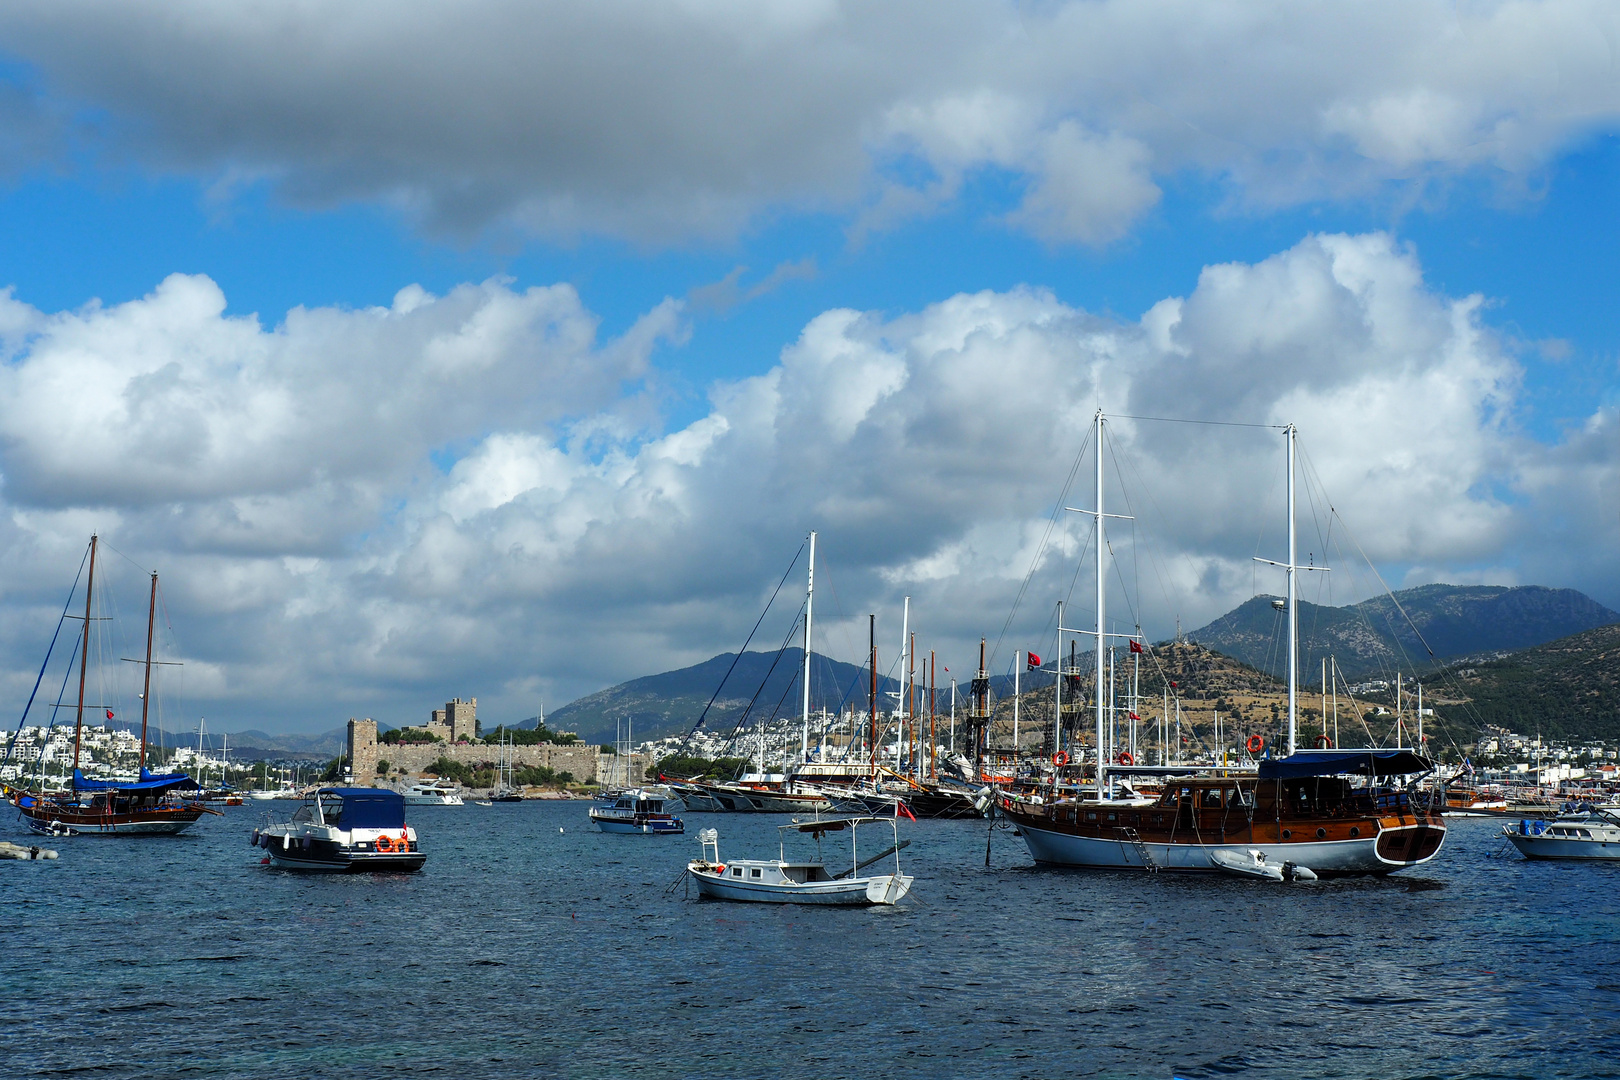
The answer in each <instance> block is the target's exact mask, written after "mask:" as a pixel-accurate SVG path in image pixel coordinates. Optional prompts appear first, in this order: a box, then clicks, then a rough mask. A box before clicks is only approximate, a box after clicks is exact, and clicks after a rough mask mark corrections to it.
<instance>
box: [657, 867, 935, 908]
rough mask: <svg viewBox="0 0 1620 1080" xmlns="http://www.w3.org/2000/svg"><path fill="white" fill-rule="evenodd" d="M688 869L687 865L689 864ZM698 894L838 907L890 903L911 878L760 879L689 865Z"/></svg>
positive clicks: (907, 889) (908, 888)
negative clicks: (768, 880) (802, 880)
mask: <svg viewBox="0 0 1620 1080" xmlns="http://www.w3.org/2000/svg"><path fill="white" fill-rule="evenodd" d="M689 869H691V868H689ZM691 874H692V877H693V878H694V879H695V880H696V881H697V888H698V895H700V896H706V897H708V898H710V899H712V900H737V901H742V902H745V903H754V904H821V905H828V906H842V907H870V906H873V905H877V904H893V903H895V902H897V901H898V900H900V899H902V898H903V897H904V896H905V895H906V894H907V893H909V892H910V891H911V882H912V879H911V878H910V877H908V876H906V875H903V874H881V875H877V876H874V877H869V878H853V879H840V880H837V881H812V882H805V883H798V882H788V883H770V884H766V883H761V882H750V881H748V880H747V879H745V878H727V877H723V876H721V875H719V874H715V873H711V872H708V871H703V870H697V869H691Z"/></svg>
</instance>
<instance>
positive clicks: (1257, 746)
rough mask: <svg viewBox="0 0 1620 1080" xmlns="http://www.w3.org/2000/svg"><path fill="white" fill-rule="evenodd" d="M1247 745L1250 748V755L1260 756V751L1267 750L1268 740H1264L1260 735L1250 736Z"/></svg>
mask: <svg viewBox="0 0 1620 1080" xmlns="http://www.w3.org/2000/svg"><path fill="white" fill-rule="evenodd" d="M1247 745H1248V747H1249V753H1251V754H1258V753H1259V752H1260V751H1262V750H1264V749H1265V748H1266V740H1264V739H1262V738H1261V737H1260V736H1258V735H1250V736H1249V741H1248V743H1247Z"/></svg>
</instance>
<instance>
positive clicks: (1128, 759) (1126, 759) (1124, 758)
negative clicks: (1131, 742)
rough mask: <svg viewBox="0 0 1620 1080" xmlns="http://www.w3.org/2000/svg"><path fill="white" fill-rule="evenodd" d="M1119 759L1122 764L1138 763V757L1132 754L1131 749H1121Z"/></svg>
mask: <svg viewBox="0 0 1620 1080" xmlns="http://www.w3.org/2000/svg"><path fill="white" fill-rule="evenodd" d="M1118 760H1119V763H1120V764H1121V765H1135V764H1136V758H1134V757H1132V756H1131V752H1130V751H1129V750H1121V751H1120V752H1119V759H1118Z"/></svg>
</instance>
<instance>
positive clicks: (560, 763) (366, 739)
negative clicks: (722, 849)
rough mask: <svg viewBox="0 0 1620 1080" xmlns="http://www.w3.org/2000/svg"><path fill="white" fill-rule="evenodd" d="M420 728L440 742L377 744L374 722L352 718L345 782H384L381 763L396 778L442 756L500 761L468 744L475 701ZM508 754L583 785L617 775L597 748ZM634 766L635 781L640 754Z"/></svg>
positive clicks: (548, 747)
mask: <svg viewBox="0 0 1620 1080" xmlns="http://www.w3.org/2000/svg"><path fill="white" fill-rule="evenodd" d="M423 727H424V728H425V729H426V730H427V731H428V732H429V733H431V734H433V735H436V736H438V737H439V738H440V739H443V740H444V741H443V742H435V743H417V744H411V745H398V746H388V745H379V744H378V742H377V721H375V720H373V719H371V718H370V717H367V718H366V719H364V720H356V719H353V718H351V719H350V720H349V732H348V746H347V748H346V749H347V754H346V761H345V765H346V768H347V770H348V772H349V777H350V779H349V782H350V783H354V784H359V785H362V786H365V785H369V784H376V783H380V782H382V781H383V780H384V779H385V777H384V776H383V775H381V774H379V772H378V770H377V765H378V762H379V761H386V762H387V763H388V775H389V776H397V775H399V774H400V772H401V770H403V771H404V773H405V775H417V774H420V773H422V772H424V771H425V770H426V769H427V768H428V767H429V766H431V765H432V764H433V763H434V762H435V761H437V760H439V758H441V757H445V758H449V759H450V760H452V761H455V762H458V763H460V764H462V765H466V766H468V767H469V768H477V767H479V766H481V765H484V764H486V763H494V762H496V761H498V760H499V759H500V754H501V751H500V747H498V746H492V745H488V744H485V743H475V742H472V741H471V740H472V739H475V738H477V737H478V699H477V698H473V699H471V700H470V701H462V700H461V699H460V698H456V699H455V700H454V701H449V702H446V703H445V706H444V708H442V709H434V710H433V713H432V719H431V720H429V721H428V723H427V724H425V725H423ZM511 752H512V764H513V765H514V766H515V767H517V768H520V769H521V768H524V767H540V766H544V767H545V768H548V769H551V770H552V771H553V772H557V773H564V772H566V773H570V774H572V775H573V777H574V779H575V780H576V781H578V782H579V783H582V784H592V783H600V782H602V781H604V780H606V779H608V778H610V777H614V776H615V772H616V770H615V767H614V766H615V759H614V757H613V755H611V754H602V753H599V752H598V750H597V748H596V747H594V746H587V745H585V744H584V743H574V744H573V745H571V746H559V745H557V744H555V743H536V744H533V745H529V746H513V747H511ZM632 762H633V764H632V768H633V769H634V770H636V771H634V772H633V774H632V775H634V776H637V777H639V776H640V775H641V773H640V771H639V770H640V769H643V768H645V767H646V761H645V760H643V759H642V756H641V755H633V757H632ZM623 774H624V769H623V767H622V765H621V766H620V767H619V769H618V770H617V775H618V776H623Z"/></svg>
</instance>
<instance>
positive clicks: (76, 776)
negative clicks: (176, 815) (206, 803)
mask: <svg viewBox="0 0 1620 1080" xmlns="http://www.w3.org/2000/svg"><path fill="white" fill-rule="evenodd" d="M73 790H74V791H134V792H140V793H143V794H151V795H156V794H160V793H162V792H165V791H201V790H202V789H201V788H200V787H199V786H198V785H197V781H195V780H193V779H192V778H191V777H189V776H187V775H186V774H185V773H154V772H150V771H148V770H147V769H145V768H142V769H141V778H140V779H139V780H134V781H131V780H91V779H89V778H88V777H86V776H85V775H84V773H82V772H80V771H79V770H78V769H74V770H73Z"/></svg>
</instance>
